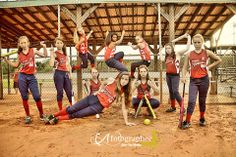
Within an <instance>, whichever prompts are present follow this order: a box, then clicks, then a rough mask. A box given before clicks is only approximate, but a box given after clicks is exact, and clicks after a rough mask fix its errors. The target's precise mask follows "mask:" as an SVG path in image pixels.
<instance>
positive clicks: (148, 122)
mask: <svg viewBox="0 0 236 157" xmlns="http://www.w3.org/2000/svg"><path fill="white" fill-rule="evenodd" d="M143 123H144V124H145V125H149V124H151V121H150V119H145V120H144V121H143Z"/></svg>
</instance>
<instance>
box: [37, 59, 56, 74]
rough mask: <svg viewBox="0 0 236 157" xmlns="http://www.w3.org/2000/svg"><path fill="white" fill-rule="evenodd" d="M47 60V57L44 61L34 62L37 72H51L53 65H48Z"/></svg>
mask: <svg viewBox="0 0 236 157" xmlns="http://www.w3.org/2000/svg"><path fill="white" fill-rule="evenodd" d="M49 61H50V60H49V59H48V60H46V61H45V62H36V65H37V72H40V73H46V72H51V71H52V69H53V67H51V66H50V65H49Z"/></svg>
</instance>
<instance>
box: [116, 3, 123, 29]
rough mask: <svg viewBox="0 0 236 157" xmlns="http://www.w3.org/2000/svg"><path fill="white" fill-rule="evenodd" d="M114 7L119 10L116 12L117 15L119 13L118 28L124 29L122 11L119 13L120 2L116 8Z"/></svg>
mask: <svg viewBox="0 0 236 157" xmlns="http://www.w3.org/2000/svg"><path fill="white" fill-rule="evenodd" d="M116 9H118V10H119V13H116V14H117V15H119V18H118V19H119V21H120V22H119V23H120V26H121V28H120V30H121V31H122V30H124V27H123V21H122V16H121V15H122V13H121V5H120V3H119V4H118V8H116Z"/></svg>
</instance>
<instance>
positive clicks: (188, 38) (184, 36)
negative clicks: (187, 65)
mask: <svg viewBox="0 0 236 157" xmlns="http://www.w3.org/2000/svg"><path fill="white" fill-rule="evenodd" d="M181 37H182V38H179V39H178V38H177V39H178V40H181V39H183V38H187V44H186V47H185V48H184V49H183V50H180V51H178V52H177V54H179V55H180V56H182V55H183V54H184V53H185V52H187V51H188V50H189V48H190V45H191V36H190V35H189V34H187V33H185V34H184V35H183V36H181ZM178 40H176V39H175V40H173V41H175V42H176V41H178ZM173 41H172V42H173Z"/></svg>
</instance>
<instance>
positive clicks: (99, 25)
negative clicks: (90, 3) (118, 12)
mask: <svg viewBox="0 0 236 157" xmlns="http://www.w3.org/2000/svg"><path fill="white" fill-rule="evenodd" d="M94 16H95V20H96V22H97V24H98V27H99V29H100V32H102V37H103V38H104V39H105V35H104V33H103V32H104V30H102V27H101V24H100V22H99V20H98V16H97V13H96V11H95V12H94ZM105 31H107V30H105Z"/></svg>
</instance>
